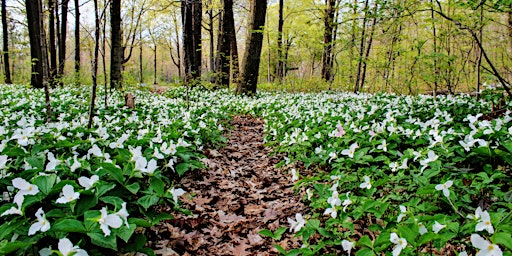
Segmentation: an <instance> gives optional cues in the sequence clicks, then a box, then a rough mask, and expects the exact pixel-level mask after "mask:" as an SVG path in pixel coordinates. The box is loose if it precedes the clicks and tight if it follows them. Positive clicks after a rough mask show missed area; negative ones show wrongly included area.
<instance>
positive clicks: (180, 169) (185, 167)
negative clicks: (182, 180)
mask: <svg viewBox="0 0 512 256" xmlns="http://www.w3.org/2000/svg"><path fill="white" fill-rule="evenodd" d="M189 168H190V166H189V164H188V163H180V164H178V165H176V172H177V173H178V175H179V176H182V175H183V174H184V173H185V172H186V171H188V169H189Z"/></svg>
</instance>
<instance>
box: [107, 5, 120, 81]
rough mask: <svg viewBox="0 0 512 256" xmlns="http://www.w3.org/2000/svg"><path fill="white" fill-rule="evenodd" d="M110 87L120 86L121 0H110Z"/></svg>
mask: <svg viewBox="0 0 512 256" xmlns="http://www.w3.org/2000/svg"><path fill="white" fill-rule="evenodd" d="M110 30H111V31H110V33H111V36H110V40H111V51H110V89H111V90H112V89H120V88H121V87H122V79H123V77H122V73H121V71H122V70H121V69H122V65H123V64H122V62H123V47H122V45H121V0H111V5H110Z"/></svg>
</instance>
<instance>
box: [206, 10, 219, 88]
mask: <svg viewBox="0 0 512 256" xmlns="http://www.w3.org/2000/svg"><path fill="white" fill-rule="evenodd" d="M210 2H211V0H210ZM207 14H208V29H207V30H208V34H209V37H210V58H209V59H210V74H211V75H212V76H211V78H210V82H212V83H215V80H216V77H215V73H217V70H218V69H217V67H216V66H215V42H214V40H215V35H214V31H213V26H214V24H213V23H214V22H213V8H210V10H208V12H207ZM220 23H221V22H220V21H219V27H220V26H221V25H220ZM220 33H221V32H220V31H219V34H220ZM218 40H220V38H219V39H218ZM217 54H218V53H217Z"/></svg>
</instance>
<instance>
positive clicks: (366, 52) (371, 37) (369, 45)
mask: <svg viewBox="0 0 512 256" xmlns="http://www.w3.org/2000/svg"><path fill="white" fill-rule="evenodd" d="M377 9H378V3H377V2H375V7H374V8H373V19H372V29H371V30H370V37H369V38H368V44H367V45H366V51H365V54H364V59H363V73H362V74H361V84H360V86H359V90H362V89H363V87H364V83H365V81H366V67H367V66H368V65H367V64H368V57H369V56H370V50H371V49H372V42H373V34H374V32H375V24H376V23H377Z"/></svg>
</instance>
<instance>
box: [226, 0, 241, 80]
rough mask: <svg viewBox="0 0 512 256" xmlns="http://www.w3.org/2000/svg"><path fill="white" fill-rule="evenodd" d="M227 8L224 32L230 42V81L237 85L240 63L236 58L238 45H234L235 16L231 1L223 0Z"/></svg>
mask: <svg viewBox="0 0 512 256" xmlns="http://www.w3.org/2000/svg"><path fill="white" fill-rule="evenodd" d="M225 2H226V5H227V8H225V10H224V11H225V14H224V15H226V17H225V19H226V26H227V28H226V30H227V33H228V34H229V42H230V44H231V45H230V46H229V49H230V58H231V81H232V82H233V83H238V77H239V73H240V72H239V71H240V62H239V58H238V45H237V43H236V30H235V16H234V14H233V0H225Z"/></svg>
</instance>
